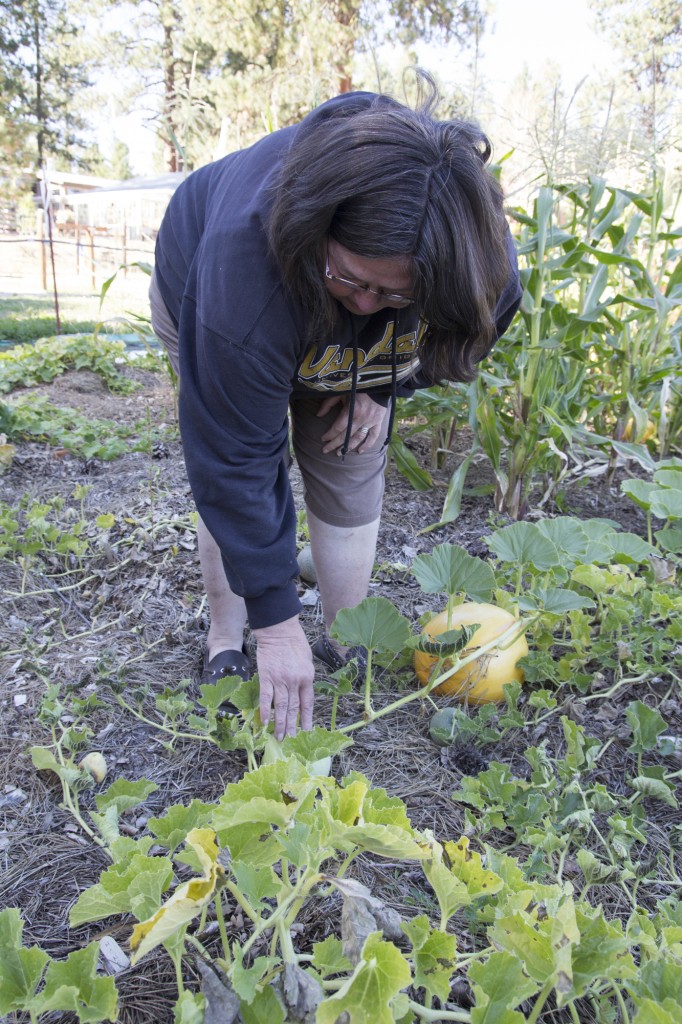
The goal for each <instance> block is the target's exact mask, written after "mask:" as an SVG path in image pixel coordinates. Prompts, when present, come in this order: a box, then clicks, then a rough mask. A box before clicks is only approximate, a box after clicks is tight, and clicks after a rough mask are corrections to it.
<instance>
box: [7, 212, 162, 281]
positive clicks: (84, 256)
mask: <svg viewBox="0 0 682 1024" xmlns="http://www.w3.org/2000/svg"><path fill="white" fill-rule="evenodd" d="M53 258H54V276H55V277H56V279H57V286H58V288H59V289H60V290H64V289H69V290H76V291H86V290H90V291H92V292H99V291H100V289H101V287H102V285H103V284H104V282H105V281H106V280H107V279H108V278H110V277H111V276H112V274H114V273H115V272H116V271H118V270H121V273H122V275H123V276H124V277H125V278H127V277H128V276H129V275H130V276H133V275H139V276H140V277H143V278H144V280H145V281H146V282H147V283H148V280H149V279H148V277H147V275H146V274H143V271H142V270H141V269H140V268H139V267H136V266H135V264H138V263H141V264H152V263H153V262H154V242H153V241H152V240H149V241H147V240H142V241H140V240H137V241H135V242H131V241H130V240H128V239H127V238H126V235H125V233H124V232H116V231H111V230H109V229H98V228H89V227H85V226H73V227H72V229H70V230H66V231H64V230H63V229H60V230H59V231H55V233H54V235H53V238H52V239H51V240H50V239H49V238H41V237H40V236H39V235H2V236H0V285H1V287H2V289H3V290H5V291H6V290H12V286H13V282H14V281H18V280H21V281H24V282H25V281H29V282H30V283H31V285H32V287H33V288H37V289H42V290H43V291H52V290H53V286H54V281H53ZM121 268H122V269H121Z"/></svg>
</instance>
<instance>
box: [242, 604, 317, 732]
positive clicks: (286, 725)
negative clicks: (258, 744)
mask: <svg viewBox="0 0 682 1024" xmlns="http://www.w3.org/2000/svg"><path fill="white" fill-rule="evenodd" d="M253 634H254V636H255V637H256V643H257V647H256V663H257V667H258V678H259V680H260V717H261V721H262V723H263V725H267V724H268V722H269V721H270V718H271V717H272V708H273V707H274V709H275V738H276V739H278V740H283V739H284V737H285V736H295V735H296V723H297V721H298V717H299V714H300V717H301V721H300V725H301V729H312V726H313V703H314V691H313V680H314V678H315V668H314V666H313V656H312V653H311V651H310V645H309V643H308V641H307V639H306V635H305V633H304V632H303V629H302V627H301V623H300V622H299V619H298V616H297V615H296V616H294V617H293V618H291V619H287V620H286V621H284V622H278V623H277V624H276V625H274V626H265V627H263V628H262V629H254V630H253Z"/></svg>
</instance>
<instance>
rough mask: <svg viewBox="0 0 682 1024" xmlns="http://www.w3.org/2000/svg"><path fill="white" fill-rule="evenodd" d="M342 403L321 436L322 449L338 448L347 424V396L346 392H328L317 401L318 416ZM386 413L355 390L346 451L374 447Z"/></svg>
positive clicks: (334, 449) (339, 449)
mask: <svg viewBox="0 0 682 1024" xmlns="http://www.w3.org/2000/svg"><path fill="white" fill-rule="evenodd" d="M339 404H340V406H341V409H340V410H339V414H338V416H337V417H336V419H335V420H334V422H333V423H332V425H331V427H330V428H329V430H328V431H327V433H326V434H323V435H322V441H323V448H322V451H323V452H325V453H326V452H334V451H341V449H342V448H343V442H344V441H345V439H346V429H347V427H348V398H347V397H346V396H345V395H330V396H329V398H325V399H324V401H323V402H321V403H320V409H319V412H318V413H317V415H318V416H325V415H326V414H327V413H328V412H329V410H330V409H332V408H333V407H334V406H335V405H339ZM385 416H386V409H385V408H384V406H383V405H379V404H378V402H375V401H374V400H373V399H372V398H370V396H369V395H363V394H362V392H358V393H357V394H356V396H355V408H354V409H353V432H352V434H351V436H350V442H349V445H348V450H349V451H352V452H362V451H363V450H364V449H365V448H367V449H369V448H372V447H376V443H377V441H378V440H379V437H380V435H381V429H382V425H383V422H384V418H385Z"/></svg>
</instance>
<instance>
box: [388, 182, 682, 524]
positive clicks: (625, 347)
mask: <svg viewBox="0 0 682 1024" xmlns="http://www.w3.org/2000/svg"><path fill="white" fill-rule="evenodd" d="M511 215H512V217H513V219H514V220H515V222H516V224H517V226H518V238H517V247H518V251H519V257H520V265H521V278H522V283H523V286H524V294H523V300H522V305H521V310H520V313H519V315H518V317H517V318H516V320H515V322H514V324H513V325H512V327H511V329H510V331H509V332H508V333H507V335H505V337H504V339H502V341H501V342H500V343H499V344H498V345H497V346H496V348H495V349H494V350H493V352H492V354H491V358H490V360H489V361H488V363H487V364H486V365H485V367H484V369H483V371H482V373H481V376H480V379H479V381H478V382H477V383H474V384H473V385H471V386H470V387H469V388H468V389H465V388H463V387H462V386H461V385H455V386H452V387H449V388H445V389H434V390H433V391H432V392H431V393H422V394H417V395H415V397H414V398H413V399H411V400H410V401H409V402H408V403H407V404H406V405H404V406H403V408H402V414H403V416H404V417H405V418H407V419H408V420H409V426H408V435H409V433H410V432H413V431H415V430H417V431H418V430H425V429H426V430H429V431H430V432H431V436H432V452H433V456H434V460H435V459H436V458H437V457H438V455H439V453H441V452H445V451H447V450H448V449H450V448H451V441H452V434H453V430H454V428H455V426H457V425H462V426H463V425H467V424H468V426H469V427H470V428H471V430H472V432H473V443H472V447H471V450H470V452H469V453H468V454H467V455H466V456H465V458H464V459H463V460H462V462H461V464H460V466H459V467H458V468H457V470H456V471H455V473H454V474H453V477H452V480H451V483H450V488H449V491H448V494H447V497H446V501H445V505H444V509H443V514H442V517H441V520H442V521H443V522H450V521H452V520H453V519H455V518H456V517H457V515H458V514H459V504H460V500H461V495H462V493H463V490H464V487H465V484H466V478H467V474H468V471H469V468H470V466H471V464H472V462H473V460H474V459H476V458H479V457H482V458H485V459H487V461H488V463H489V465H490V466H491V468H492V470H493V473H494V478H495V484H494V486H493V490H494V492H495V500H496V504H497V508H498V509H499V510H500V511H506V512H508V513H509V514H511V515H512V516H513V517H514V518H519V517H521V516H523V514H524V512H525V510H526V509H527V507H528V500H529V495H530V492H531V490H534V491H536V492H537V491H539V492H540V494H541V495H542V498H541V499H540V500H547V499H548V498H549V497H555V498H559V500H560V498H561V492H562V489H563V488H565V486H566V485H567V484H569V483H571V482H574V481H576V480H580V479H589V478H590V477H593V476H595V475H603V474H610V473H612V472H613V469H614V467H615V465H616V463H617V462H619V461H620V462H623V461H625V462H627V461H628V460H636V461H637V462H640V463H641V464H644V466H645V468H647V469H651V468H652V467H653V468H655V467H654V466H653V459H652V458H651V455H650V454H649V451H648V449H649V448H650V449H651V450H654V449H655V450H657V451H658V452H660V454H661V455H662V456H663V457H665V456H666V455H668V454H670V453H671V452H672V451H674V450H678V451H679V445H680V437H681V436H682V348H681V331H682V318H680V305H681V304H682V258H681V255H680V253H681V246H680V240H681V239H682V231H681V230H680V229H679V227H674V225H673V219H672V218H673V214H672V213H671V214H667V213H666V212H665V211H664V204H663V198H662V194H661V192H660V191H657V192H656V193H654V194H652V195H643V194H642V195H640V194H636V193H633V192H629V191H626V190H623V189H618V188H614V187H610V186H608V185H607V184H606V182H605V181H604V180H603V179H601V178H597V177H594V178H590V180H589V181H588V182H585V183H584V184H580V185H576V186H563V187H562V186H557V187H556V188H553V189H552V188H549V187H543V188H541V189H540V190H539V192H538V196H537V199H536V201H535V203H534V206H533V209H532V210H531V211H524V210H520V209H517V210H512V211H511ZM395 447H396V448H397V449H400V448H401V446H400V442H398V443H397V445H396V446H395ZM397 458H398V464H399V465H401V467H402V468H403V470H404V471H405V472H406V474H407V475H408V477H409V478H410V479H412V480H413V481H414V483H415V485H416V486H428V477H426V478H425V477H424V472H423V471H421V472H418V471H417V470H416V469H415V467H414V466H411V465H410V462H409V456H407V457H405V454H404V452H402V451H398V453H397Z"/></svg>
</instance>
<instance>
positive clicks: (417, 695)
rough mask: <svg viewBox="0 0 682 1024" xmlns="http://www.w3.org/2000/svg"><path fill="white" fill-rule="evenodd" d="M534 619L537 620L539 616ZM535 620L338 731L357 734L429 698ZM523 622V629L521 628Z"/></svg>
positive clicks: (512, 629)
mask: <svg viewBox="0 0 682 1024" xmlns="http://www.w3.org/2000/svg"><path fill="white" fill-rule="evenodd" d="M534 618H537V616H535V617H534ZM534 618H531V619H530V620H529V619H525V620H517V621H516V622H514V623H513V625H511V626H510V627H509V628H508V629H506V630H505V631H504V633H501V634H500V636H498V637H495V638H494V639H493V640H490V641H488V643H487V644H482V645H481V646H480V647H477V648H476V650H475V651H472V653H471V654H469V655H467V657H466V658H461V659H460V658H455V659H454V662H453V664H452V666H451V667H450V668H449V669H447V670H446V671H445V672H443V673H441V675H439V676H436V677H435V678H434V679H430V680H429V682H428V683H427V684H426V686H422V687H421V688H420V689H418V690H415V691H414V692H413V693H408V694H407V695H406V696H405V697H400V698H399V699H398V700H394V701H393V703H391V704H387V705H386V707H383V708H381V710H380V711H374V710H372V711H371V714H370V716H369V717H363V718H362V719H361V720H360V721H358V722H351V723H350V725H342V726H341V727H340V729H339V730H338V731H339V732H343V733H346V732H355V730H356V729H362V727H363V726H364V725H367V724H368V723H369V722H374V721H376V719H377V718H383V716H384V715H389V714H391V712H393V711H397V709H398V708H401V707H403V706H404V705H405V704H409V703H411V701H413V700H417V699H422V698H424V697H428V695H429V694H430V693H431V691H432V690H433V689H435V688H436V687H437V686H440V685H441V683H443V682H445V680H446V679H449V678H450V676H452V675H454V673H455V672H459V670H460V669H461V668H463V667H465V666H466V665H469V664H470V663H471V662H472V661H478V659H479V658H480V657H482V656H483V655H485V654H486V653H487V652H488V651H491V650H494V649H500V650H503V649H504V645H505V644H511V643H512V642H513V640H516V639H517V636H520V635H521V633H524V632H525V631H526V629H527V628H528V625H529V624H530V623H532V622H533V621H534ZM521 622H523V627H522V626H521ZM366 714H367V711H366V708H365V716H366Z"/></svg>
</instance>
